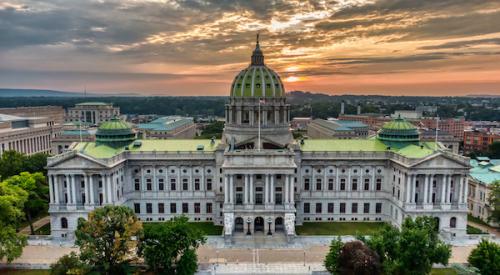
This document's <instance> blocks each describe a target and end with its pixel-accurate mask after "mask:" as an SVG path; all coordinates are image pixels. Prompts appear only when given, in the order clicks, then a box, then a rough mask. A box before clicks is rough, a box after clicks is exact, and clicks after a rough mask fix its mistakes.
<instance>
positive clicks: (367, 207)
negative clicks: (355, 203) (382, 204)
mask: <svg viewBox="0 0 500 275" xmlns="http://www.w3.org/2000/svg"><path fill="white" fill-rule="evenodd" d="M363 213H365V214H368V213H370V204H369V203H365V204H363Z"/></svg>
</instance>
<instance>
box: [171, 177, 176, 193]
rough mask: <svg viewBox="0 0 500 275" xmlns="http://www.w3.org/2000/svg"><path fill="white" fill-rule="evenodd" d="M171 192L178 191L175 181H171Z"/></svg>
mask: <svg viewBox="0 0 500 275" xmlns="http://www.w3.org/2000/svg"><path fill="white" fill-rule="evenodd" d="M170 190H171V191H175V190H176V184H175V179H170Z"/></svg>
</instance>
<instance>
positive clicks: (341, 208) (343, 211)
mask: <svg viewBox="0 0 500 275" xmlns="http://www.w3.org/2000/svg"><path fill="white" fill-rule="evenodd" d="M340 213H345V202H341V203H340Z"/></svg>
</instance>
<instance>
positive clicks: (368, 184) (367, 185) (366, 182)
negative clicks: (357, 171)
mask: <svg viewBox="0 0 500 275" xmlns="http://www.w3.org/2000/svg"><path fill="white" fill-rule="evenodd" d="M368 190H370V179H365V191H368Z"/></svg>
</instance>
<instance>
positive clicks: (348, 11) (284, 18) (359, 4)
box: [0, 0, 500, 96]
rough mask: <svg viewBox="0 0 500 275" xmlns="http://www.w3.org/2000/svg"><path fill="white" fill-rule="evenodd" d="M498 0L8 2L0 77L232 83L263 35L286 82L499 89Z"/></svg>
mask: <svg viewBox="0 0 500 275" xmlns="http://www.w3.org/2000/svg"><path fill="white" fill-rule="evenodd" d="M499 21H500V3H499V2H497V1H401V0H391V1H307V2H306V1H274V2H271V1H228V2H221V1H182V2H181V1H179V2H177V1H151V0H149V1H136V0H134V1H132V0H130V1H58V0H51V1H15V0H9V1H7V2H3V3H0V37H2V39H1V40H0V60H2V62H0V87H6V88H37V89H53V90H65V91H74V92H81V91H83V90H84V89H85V87H86V89H87V91H89V92H96V93H99V92H101V93H108V94H114V93H116V94H120V93H121V94H130V93H136V94H139V95H195V96H196V95H227V94H228V92H229V89H230V85H231V81H232V79H233V77H234V76H235V75H236V74H237V73H238V72H239V70H240V69H241V68H243V67H245V66H247V65H248V64H249V62H250V53H251V51H252V49H253V47H254V45H255V35H256V34H257V33H260V35H261V47H262V50H263V52H264V54H265V56H266V64H267V65H268V66H269V67H271V68H273V69H274V70H276V71H277V72H278V73H279V74H280V75H281V76H282V78H283V80H284V85H285V88H286V90H287V91H291V90H304V91H313V92H321V93H327V94H383V95H444V96H453V95H470V94H499V93H500V65H498V64H500V62H499V61H500V54H499V53H500V27H498V26H497V24H495V22H499Z"/></svg>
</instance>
